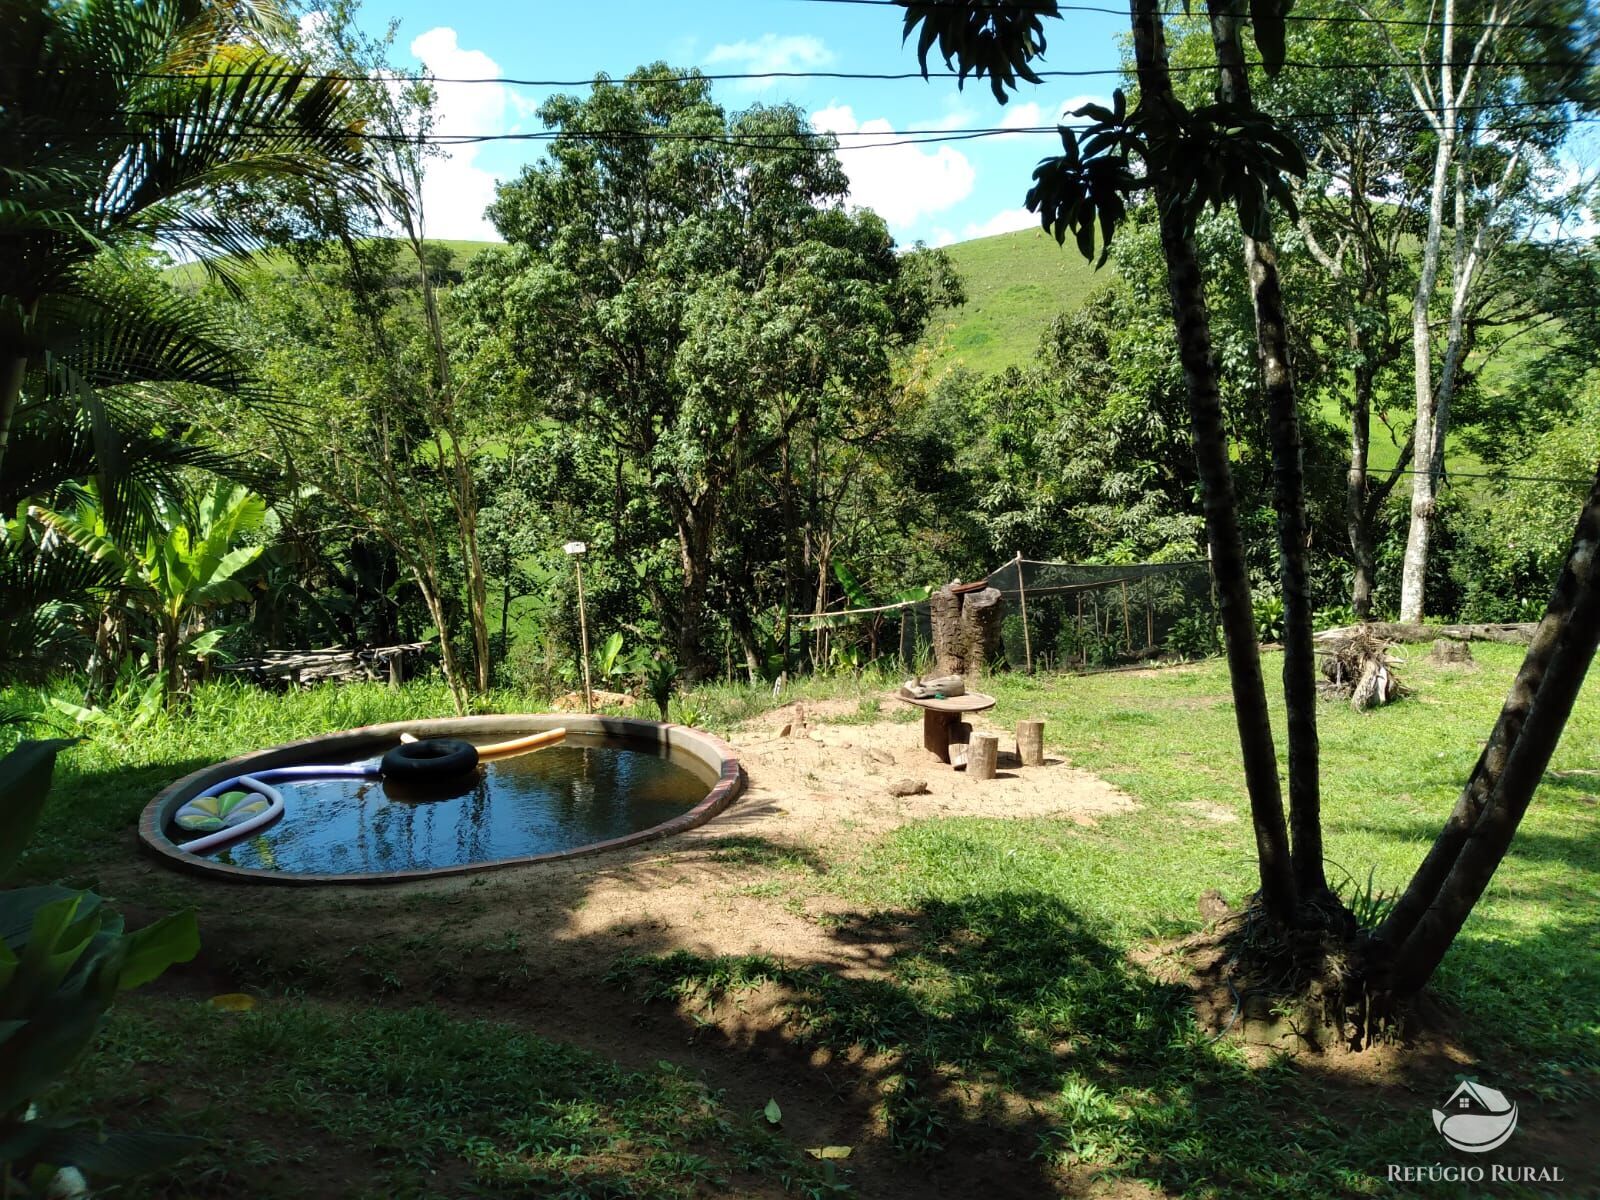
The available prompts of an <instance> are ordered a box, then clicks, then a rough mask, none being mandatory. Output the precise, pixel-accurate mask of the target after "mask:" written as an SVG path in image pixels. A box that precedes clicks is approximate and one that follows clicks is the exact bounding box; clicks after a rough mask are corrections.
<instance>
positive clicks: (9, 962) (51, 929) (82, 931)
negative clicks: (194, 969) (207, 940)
mask: <svg viewBox="0 0 1600 1200" xmlns="http://www.w3.org/2000/svg"><path fill="white" fill-rule="evenodd" d="M71 744H72V743H71V742H70V741H64V740H59V739H58V740H52V741H25V742H22V743H20V744H19V745H18V746H17V748H16V749H15V750H13V751H12V752H11V753H10V754H8V755H6V756H5V757H4V758H0V795H4V796H5V797H6V803H5V804H4V805H0V879H4V878H7V877H9V875H10V873H11V871H12V870H13V869H14V868H15V866H16V864H17V861H18V860H19V859H20V857H21V855H22V851H23V849H24V848H25V847H26V845H27V843H28V840H29V839H30V838H31V836H32V834H33V831H34V829H35V828H36V827H37V825H38V823H39V818H40V816H41V814H42V813H43V811H44V806H45V801H46V798H47V797H48V794H49V790H50V779H51V775H52V773H53V772H54V768H55V758H56V753H57V752H58V751H59V750H61V749H62V748H63V747H65V746H69V745H71ZM199 948H200V937H199V931H198V929H197V927H196V924H195V915H194V910H193V909H187V910H185V911H183V912H179V913H174V914H173V915H171V916H167V917H163V918H162V919H161V920H159V921H156V922H155V923H154V924H152V925H147V926H145V927H144V928H143V929H139V930H136V931H134V932H133V933H127V932H125V931H124V928H123V923H122V918H121V917H120V916H119V915H117V914H116V913H113V912H111V911H110V910H109V909H108V908H107V907H106V906H105V905H104V904H103V903H102V902H101V899H100V897H99V896H97V895H96V894H95V893H93V892H81V891H73V890H71V889H68V888H62V887H28V888H14V889H11V890H8V891H0V1195H5V1196H46V1195H54V1194H57V1193H56V1192H54V1191H52V1190H51V1183H52V1180H54V1179H55V1178H56V1176H57V1175H58V1174H59V1173H60V1172H61V1170H62V1169H63V1168H67V1167H71V1168H73V1169H75V1170H77V1171H78V1172H80V1173H82V1174H86V1175H88V1176H90V1177H96V1176H99V1177H105V1178H113V1179H114V1178H119V1177H123V1176H128V1175H135V1174H141V1173H144V1172H147V1171H150V1170H154V1169H156V1168H158V1167H161V1166H164V1165H166V1164H167V1163H169V1162H171V1161H172V1160H173V1159H175V1158H177V1157H179V1156H180V1155H182V1154H184V1153H185V1152H187V1151H189V1150H191V1149H193V1148H194V1147H195V1145H196V1144H197V1139H195V1138H189V1137H179V1136H174V1135H169V1134H153V1133H141V1132H117V1133H107V1132H105V1131H102V1130H101V1129H100V1128H99V1126H98V1124H97V1123H96V1122H93V1121H89V1120H86V1119H83V1118H74V1117H71V1116H70V1115H67V1114H65V1113H63V1114H57V1113H53V1112H41V1111H40V1110H39V1104H40V1100H41V1098H42V1097H43V1096H45V1095H46V1094H47V1093H49V1092H51V1091H53V1090H54V1089H55V1088H56V1086H57V1084H58V1081H59V1080H60V1079H61V1077H62V1076H63V1075H64V1074H65V1072H66V1071H67V1069H68V1068H69V1067H71V1066H72V1064H73V1063H74V1062H76V1061H77V1059H78V1058H79V1057H80V1056H81V1055H82V1054H83V1053H84V1052H85V1051H86V1050H88V1049H89V1047H90V1046H91V1045H92V1044H93V1042H94V1038H95V1035H96V1034H97V1033H98V1032H99V1029H100V1026H101V1024H102V1023H103V1021H104V1020H105V1016H106V1013H107V1011H108V1010H109V1009H110V1007H111V1004H112V1002H113V1001H114V1000H115V999H116V997H117V995H118V994H119V993H121V992H125V991H127V990H128V989H130V988H136V987H139V986H141V985H142V984H146V983H149V982H150V981H151V980H153V979H155V978H156V977H157V976H159V975H160V974H161V973H162V972H163V971H165V970H166V969H167V968H168V967H169V966H171V965H173V964H174V963H180V962H188V961H189V960H190V959H192V958H193V957H194V956H195V954H196V953H197V952H198V950H199Z"/></svg>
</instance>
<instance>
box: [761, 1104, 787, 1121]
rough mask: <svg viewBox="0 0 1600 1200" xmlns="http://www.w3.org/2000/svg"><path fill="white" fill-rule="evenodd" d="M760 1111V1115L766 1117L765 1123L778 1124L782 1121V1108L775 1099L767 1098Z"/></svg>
mask: <svg viewBox="0 0 1600 1200" xmlns="http://www.w3.org/2000/svg"><path fill="white" fill-rule="evenodd" d="M761 1112H762V1115H763V1116H765V1117H766V1118H767V1123H768V1124H769V1125H779V1124H782V1123H783V1109H781V1108H779V1107H778V1102H777V1101H776V1100H770V1099H769V1100H768V1101H767V1106H766V1108H764V1109H762V1110H761Z"/></svg>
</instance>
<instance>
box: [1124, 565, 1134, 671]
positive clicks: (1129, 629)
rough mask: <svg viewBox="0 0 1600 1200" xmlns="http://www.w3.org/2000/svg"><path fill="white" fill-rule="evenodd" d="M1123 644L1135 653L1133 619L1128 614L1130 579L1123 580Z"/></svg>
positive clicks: (1130, 651)
mask: <svg viewBox="0 0 1600 1200" xmlns="http://www.w3.org/2000/svg"><path fill="white" fill-rule="evenodd" d="M1122 644H1123V645H1124V646H1126V647H1127V648H1128V653H1129V654H1132V653H1133V621H1132V619H1131V618H1129V616H1128V581H1127V580H1126V579H1124V580H1123V581H1122Z"/></svg>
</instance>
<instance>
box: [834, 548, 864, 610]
mask: <svg viewBox="0 0 1600 1200" xmlns="http://www.w3.org/2000/svg"><path fill="white" fill-rule="evenodd" d="M833 574H834V578H836V579H837V580H838V581H839V586H840V587H842V588H843V589H844V594H845V595H846V596H847V597H848V598H849V600H850V605H851V607H853V608H871V607H872V598H871V597H870V596H868V595H867V589H866V588H864V587H862V586H861V581H860V580H858V579H857V578H856V573H855V572H854V571H852V570H851V569H850V568H849V566H848V565H846V564H845V563H842V562H840V561H838V560H837V559H835V560H834V564H833Z"/></svg>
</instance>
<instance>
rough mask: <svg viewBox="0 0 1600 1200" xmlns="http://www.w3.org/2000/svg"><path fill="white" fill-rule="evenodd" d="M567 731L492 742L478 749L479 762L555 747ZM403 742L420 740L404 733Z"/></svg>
mask: <svg viewBox="0 0 1600 1200" xmlns="http://www.w3.org/2000/svg"><path fill="white" fill-rule="evenodd" d="M566 736H567V731H566V728H565V727H564V726H557V727H556V728H554V729H546V730H545V731H544V732H543V733H530V734H528V735H527V736H526V737H519V738H512V739H511V740H510V741H508V742H491V743H489V744H488V745H487V746H479V747H478V761H479V762H482V761H483V760H484V759H486V758H510V757H511V756H512V755H513V754H528V753H530V752H532V751H534V750H542V749H544V748H545V747H546V746H554V745H556V744H557V743H558V742H561V741H564V740H565V739H566ZM400 740H401V741H402V742H415V741H417V740H418V738H417V735H416V734H414V733H402V734H401V735H400Z"/></svg>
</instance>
